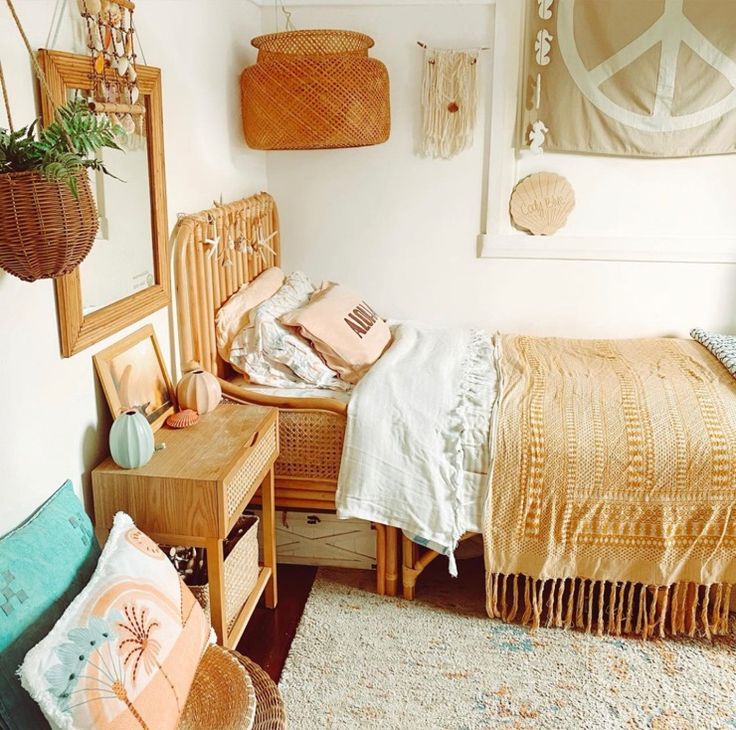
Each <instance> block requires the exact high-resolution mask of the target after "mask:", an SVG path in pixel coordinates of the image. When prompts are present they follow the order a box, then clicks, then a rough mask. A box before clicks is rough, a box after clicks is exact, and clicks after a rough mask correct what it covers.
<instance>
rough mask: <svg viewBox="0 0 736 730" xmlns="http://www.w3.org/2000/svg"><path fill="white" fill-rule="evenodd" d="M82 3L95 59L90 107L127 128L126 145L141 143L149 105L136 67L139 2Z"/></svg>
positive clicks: (107, 0) (81, 0) (105, 0)
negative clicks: (135, 17) (143, 98)
mask: <svg viewBox="0 0 736 730" xmlns="http://www.w3.org/2000/svg"><path fill="white" fill-rule="evenodd" d="M78 5H79V12H80V14H81V16H82V18H83V19H84V23H85V27H86V35H87V41H86V42H87V47H88V48H89V52H90V54H91V56H92V59H93V71H92V79H91V81H92V96H93V98H92V99H90V108H91V109H92V110H93V111H95V112H97V113H98V114H105V115H106V116H108V117H109V119H110V121H111V122H112V124H114V125H115V126H117V127H119V128H121V129H122V130H123V131H124V133H125V135H124V138H123V139H121V143H122V144H123V146H126V147H134V146H137V145H138V144H140V142H141V141H142V138H143V137H144V136H145V112H146V108H145V106H144V105H143V103H142V101H141V100H140V91H139V89H138V83H137V78H138V74H137V72H136V69H135V62H136V53H135V27H134V25H133V11H134V10H135V3H133V2H131V1H130V0H78Z"/></svg>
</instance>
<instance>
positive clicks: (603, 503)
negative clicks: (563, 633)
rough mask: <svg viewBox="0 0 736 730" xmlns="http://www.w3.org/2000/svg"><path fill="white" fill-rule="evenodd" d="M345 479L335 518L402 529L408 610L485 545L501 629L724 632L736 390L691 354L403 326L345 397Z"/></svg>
mask: <svg viewBox="0 0 736 730" xmlns="http://www.w3.org/2000/svg"><path fill="white" fill-rule="evenodd" d="M491 339H492V345H491V344H489V343H490V342H491ZM494 372H495V377H494V375H493V374H494ZM491 394H493V395H491ZM484 448H485V449H486V450H487V453H488V456H487V459H485V461H486V463H487V470H486V475H485V477H486V478H485V481H483V480H481V481H480V482H479V481H478V479H476V478H475V477H476V476H477V474H476V472H477V470H478V469H479V465H480V464H482V462H483V461H484V459H478V456H477V454H478V453H480V452H481V451H482V450H483V449H484ZM469 452H470V453H469ZM474 452H476V453H474ZM469 464H475V465H476V466H475V467H474V468H473V469H471V470H470V472H469V469H468V466H469ZM469 473H470V476H471V477H473V478H471V479H470V480H469V479H468V475H469ZM340 474H341V476H340V483H339V485H338V493H337V505H338V515H340V516H361V517H362V518H363V519H371V518H374V519H375V518H378V517H380V519H381V520H382V521H383V522H385V523H386V524H391V525H394V526H397V527H399V528H400V529H401V530H402V532H403V553H404V554H403V561H402V562H403V566H402V573H403V583H404V594H405V596H406V597H407V598H411V597H412V595H413V590H414V587H415V584H416V579H417V577H418V576H419V575H420V574H421V572H422V570H423V569H424V568H425V567H426V566H427V565H428V564H429V563H430V562H431V561H432V560H434V559H435V558H436V556H437V555H438V554H439V552H443V553H444V554H446V555H448V557H449V558H450V560H449V567H450V571H451V572H456V566H455V564H454V559H453V553H454V550H455V548H456V547H457V545H458V543H459V542H460V541H461V540H463V539H464V538H465V537H467V536H468V533H473V532H480V533H481V534H482V536H483V545H484V554H485V563H486V597H487V602H486V607H487V611H488V614H489V615H490V616H492V617H495V618H501V619H503V620H505V621H508V622H516V623H522V624H524V625H528V626H530V627H537V626H540V625H547V626H556V627H566V628H576V629H582V630H585V631H588V632H592V633H597V634H603V633H607V634H612V635H624V634H626V635H628V634H634V635H638V636H640V637H642V638H650V637H654V636H659V637H662V636H673V635H683V634H684V635H689V636H693V635H695V634H702V635H704V636H706V637H711V636H717V635H724V634H729V633H730V632H731V630H732V629H731V624H730V619H729V608H730V606H731V605H732V603H731V596H732V594H733V593H734V591H733V586H734V583H736V380H734V377H733V376H732V375H731V373H730V372H729V371H728V370H727V368H726V367H724V365H723V364H722V363H721V362H719V360H718V359H717V358H716V357H714V356H713V355H712V354H711V353H710V352H709V351H708V350H707V349H706V348H705V347H703V346H702V345H701V344H700V343H698V342H696V341H694V340H680V339H675V338H659V339H639V340H566V339H555V338H538V337H526V336H521V335H495V336H491V334H490V333H487V332H485V333H484V332H482V331H476V332H470V331H465V330H462V329H453V330H445V331H443V330H437V329H432V328H421V327H417V326H414V325H411V324H410V323H405V324H402V325H400V326H399V327H397V328H396V330H395V332H394V340H393V344H392V346H391V348H390V349H389V350H387V351H386V352H385V353H384V355H383V357H382V358H381V359H380V360H379V361H378V362H377V363H375V365H374V366H373V367H372V368H371V370H370V371H369V373H368V374H367V375H366V376H365V377H364V379H363V380H362V381H361V383H360V384H359V385H358V387H357V388H356V389H355V391H354V392H353V395H352V398H351V406H350V411H349V417H348V427H347V429H346V439H345V445H344V447H343V459H342V463H341V472H340ZM397 484H401V488H400V489H397V488H396V485H397ZM483 485H485V489H484V488H483ZM417 543H419V544H417ZM427 546H429V548H430V549H428V547H427ZM435 546H437V547H435Z"/></svg>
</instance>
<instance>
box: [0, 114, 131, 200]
mask: <svg viewBox="0 0 736 730" xmlns="http://www.w3.org/2000/svg"><path fill="white" fill-rule="evenodd" d="M55 116H56V118H55V120H54V121H53V122H52V123H51V124H49V125H48V126H47V127H45V128H44V129H41V130H38V124H37V122H38V120H36V121H34V122H33V123H32V124H30V125H29V126H27V127H23V129H17V130H15V131H11V130H8V129H0V174H2V173H6V172H26V171H29V170H35V171H37V172H39V173H41V174H42V175H43V176H44V177H45V178H47V179H49V180H58V181H59V182H63V183H66V185H68V186H69V189H70V190H71V192H72V195H74V197H75V198H76V197H77V195H78V190H77V175H79V173H80V172H82V171H83V170H85V169H93V170H100V171H101V172H103V173H105V174H106V175H110V176H111V177H115V176H114V175H112V173H111V172H109V170H107V169H106V168H105V166H104V165H103V164H102V161H101V160H100V159H99V158H98V157H97V152H98V151H99V150H101V149H103V148H104V147H109V148H111V149H116V150H119V149H120V147H119V146H118V144H117V142H116V141H115V138H116V136H117V135H118V134H120V133H121V130H120V129H119V128H118V127H116V126H113V125H112V124H110V121H109V120H108V119H107V118H106V117H98V116H97V115H95V114H94V113H92V112H91V111H90V110H89V108H88V107H87V104H86V102H85V101H84V100H83V99H75V100H74V101H71V102H69V103H68V104H66V105H65V106H62V107H59V108H58V109H57V110H56V115H55Z"/></svg>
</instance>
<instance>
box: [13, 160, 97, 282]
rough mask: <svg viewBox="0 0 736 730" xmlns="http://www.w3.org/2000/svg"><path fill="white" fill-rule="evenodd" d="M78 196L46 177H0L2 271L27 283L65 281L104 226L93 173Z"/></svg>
mask: <svg viewBox="0 0 736 730" xmlns="http://www.w3.org/2000/svg"><path fill="white" fill-rule="evenodd" d="M77 192H78V197H77V198H75V197H74V195H72V192H71V190H70V189H69V186H68V185H67V184H66V183H64V182H61V181H54V180H48V179H46V178H45V177H44V176H43V175H41V173H39V172H34V171H29V172H6V173H3V174H0V266H1V267H2V268H3V269H5V270H6V271H8V272H10V273H11V274H13V276H17V277H18V278H19V279H23V281H36V280H37V279H48V278H52V277H57V276H63V275H64V274H68V273H70V272H71V271H73V270H74V269H75V268H76V267H77V266H79V264H80V263H81V262H82V261H83V260H84V258H85V257H86V256H87V254H88V253H89V252H90V249H91V248H92V243H93V242H94V240H95V235H96V234H97V227H98V225H99V221H98V218H97V209H96V208H95V201H94V198H93V197H92V190H91V189H90V184H89V178H88V177H87V173H86V171H85V172H82V173H80V174H79V175H78V176H77Z"/></svg>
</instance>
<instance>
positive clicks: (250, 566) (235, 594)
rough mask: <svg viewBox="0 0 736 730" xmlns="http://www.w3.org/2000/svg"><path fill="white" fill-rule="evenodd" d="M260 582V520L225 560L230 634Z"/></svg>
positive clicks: (226, 611) (226, 619) (227, 618)
mask: <svg viewBox="0 0 736 730" xmlns="http://www.w3.org/2000/svg"><path fill="white" fill-rule="evenodd" d="M257 581H258V518H254V521H253V524H252V525H251V526H250V527H249V528H248V531H247V532H246V533H245V535H243V537H241V538H240V540H238V544H237V545H236V546H235V547H234V548H233V551H232V552H231V553H230V555H228V556H227V559H226V560H225V626H226V627H227V631H228V633H229V632H230V630H231V629H232V627H233V625H234V624H235V621H236V619H237V618H238V614H239V613H240V609H241V608H243V604H244V603H245V602H246V601H247V600H248V596H249V595H250V593H251V591H252V590H253V588H254V587H255V585H256V582H257Z"/></svg>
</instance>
